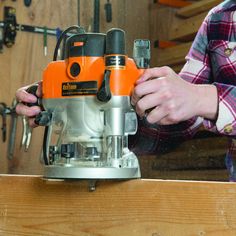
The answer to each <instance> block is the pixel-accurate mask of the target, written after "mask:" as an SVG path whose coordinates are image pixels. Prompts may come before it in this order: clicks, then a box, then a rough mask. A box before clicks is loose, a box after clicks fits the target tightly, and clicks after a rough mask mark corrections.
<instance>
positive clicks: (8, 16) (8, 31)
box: [3, 7, 16, 47]
mask: <svg viewBox="0 0 236 236" xmlns="http://www.w3.org/2000/svg"><path fill="white" fill-rule="evenodd" d="M3 35H4V36H3V39H4V44H5V45H6V46H7V47H11V46H12V45H13V44H14V43H15V38H16V9H15V8H13V7H4V28H3Z"/></svg>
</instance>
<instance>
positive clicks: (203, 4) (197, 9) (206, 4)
mask: <svg viewBox="0 0 236 236" xmlns="http://www.w3.org/2000/svg"><path fill="white" fill-rule="evenodd" d="M221 2H222V0H207V1H199V2H196V3H193V4H191V5H189V6H186V7H182V8H181V9H179V10H178V11H177V12H176V15H177V16H180V17H186V18H187V17H191V16H195V15H197V14H200V13H202V12H205V11H208V10H210V9H211V8H213V7H215V6H216V5H217V4H220V3H221Z"/></svg>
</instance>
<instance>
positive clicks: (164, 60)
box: [152, 42, 192, 66]
mask: <svg viewBox="0 0 236 236" xmlns="http://www.w3.org/2000/svg"><path fill="white" fill-rule="evenodd" d="M191 45H192V42H189V43H182V44H179V45H177V46H173V47H170V48H166V49H158V48H153V49H152V64H153V65H156V66H172V65H179V64H182V65H183V64H184V63H185V56H186V55H187V53H188V51H189V49H190V47H191Z"/></svg>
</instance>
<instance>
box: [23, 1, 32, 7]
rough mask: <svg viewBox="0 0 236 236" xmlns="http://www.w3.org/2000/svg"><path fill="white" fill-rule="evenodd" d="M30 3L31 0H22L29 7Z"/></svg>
mask: <svg viewBox="0 0 236 236" xmlns="http://www.w3.org/2000/svg"><path fill="white" fill-rule="evenodd" d="M31 3H32V0H24V4H25V6H26V7H29V6H30V5H31Z"/></svg>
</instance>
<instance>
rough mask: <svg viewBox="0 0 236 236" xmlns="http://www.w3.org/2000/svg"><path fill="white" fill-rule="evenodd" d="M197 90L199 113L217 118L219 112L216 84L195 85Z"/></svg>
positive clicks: (208, 117)
mask: <svg viewBox="0 0 236 236" xmlns="http://www.w3.org/2000/svg"><path fill="white" fill-rule="evenodd" d="M194 86H195V90H196V93H195V95H196V112H197V115H199V116H201V117H204V118H206V119H209V120H216V119H217V114H218V94H217V88H216V86H214V85H194Z"/></svg>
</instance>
